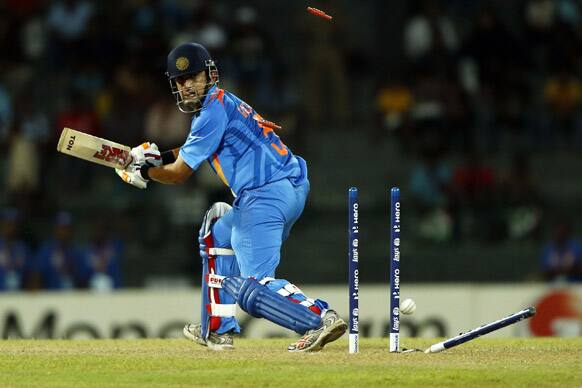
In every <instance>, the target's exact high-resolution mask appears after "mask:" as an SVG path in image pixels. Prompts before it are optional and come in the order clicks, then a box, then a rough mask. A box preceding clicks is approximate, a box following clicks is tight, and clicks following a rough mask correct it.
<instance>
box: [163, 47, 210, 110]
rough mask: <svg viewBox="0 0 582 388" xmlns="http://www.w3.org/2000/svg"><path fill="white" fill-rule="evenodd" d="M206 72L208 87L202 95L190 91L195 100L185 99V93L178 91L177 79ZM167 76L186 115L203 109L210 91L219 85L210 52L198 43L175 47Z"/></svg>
mask: <svg viewBox="0 0 582 388" xmlns="http://www.w3.org/2000/svg"><path fill="white" fill-rule="evenodd" d="M201 71H205V72H206V86H205V88H204V93H203V94H202V95H197V93H195V92H192V91H190V92H189V94H190V95H192V94H194V95H196V97H195V98H190V99H184V96H183V93H182V92H180V91H179V90H178V86H177V84H176V79H177V78H179V77H184V76H189V75H192V76H194V75H197V74H198V73H200V72H201ZM166 76H167V77H168V80H169V81H170V87H171V88H172V94H173V95H174V97H175V98H176V104H177V105H178V108H179V109H180V110H181V111H182V112H184V113H196V112H198V111H199V110H201V109H202V108H203V106H202V103H203V101H204V99H205V97H206V95H207V94H208V90H209V89H210V88H211V87H212V86H213V85H215V84H217V83H218V70H217V68H216V65H215V64H214V61H213V60H212V57H211V56H210V54H209V53H208V50H206V48H205V47H204V46H202V45H201V44H198V43H183V44H180V45H178V46H177V47H175V48H174V49H173V50H172V51H170V53H169V54H168V61H167V66H166Z"/></svg>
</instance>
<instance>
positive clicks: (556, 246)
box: [541, 220, 582, 281]
mask: <svg viewBox="0 0 582 388" xmlns="http://www.w3.org/2000/svg"><path fill="white" fill-rule="evenodd" d="M541 269H542V271H543V275H544V278H545V279H546V280H549V281H560V280H562V281H564V280H565V281H582V245H581V244H580V243H579V242H578V241H576V240H575V239H574V237H573V231H572V225H571V223H570V222H569V221H568V220H561V221H560V222H559V223H558V224H557V225H556V228H555V231H554V237H553V238H552V240H550V241H549V242H548V243H547V244H546V245H545V246H544V248H543V250H542V255H541Z"/></svg>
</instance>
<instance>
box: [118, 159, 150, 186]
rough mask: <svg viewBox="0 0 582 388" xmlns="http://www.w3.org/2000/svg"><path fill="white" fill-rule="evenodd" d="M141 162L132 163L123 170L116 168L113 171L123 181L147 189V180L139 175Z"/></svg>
mask: <svg viewBox="0 0 582 388" xmlns="http://www.w3.org/2000/svg"><path fill="white" fill-rule="evenodd" d="M141 168H142V164H135V163H132V164H130V165H129V166H127V167H126V168H125V170H122V169H119V168H116V169H115V172H116V173H117V175H119V177H120V178H121V179H122V180H123V181H124V182H125V183H129V184H130V185H132V186H135V187H137V188H138V189H147V187H148V180H147V179H144V178H143V177H142V176H141Z"/></svg>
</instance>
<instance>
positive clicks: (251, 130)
mask: <svg viewBox="0 0 582 388" xmlns="http://www.w3.org/2000/svg"><path fill="white" fill-rule="evenodd" d="M203 106H204V109H202V110H201V112H200V114H199V115H196V116H194V117H193V118H192V124H191V126H190V134H189V135H188V138H187V139H186V142H185V143H184V145H183V146H182V148H181V149H180V156H181V157H182V159H183V160H184V161H185V162H186V164H188V166H190V168H192V169H193V170H196V169H197V168H198V166H200V164H201V163H202V162H203V161H205V160H206V161H208V163H209V164H210V166H211V167H212V169H213V170H214V171H215V172H216V174H217V175H218V176H219V177H220V179H221V180H222V181H223V182H224V183H225V184H226V185H227V186H228V187H230V189H231V190H232V192H233V194H234V195H235V196H239V195H240V193H241V192H242V191H243V190H245V189H253V188H257V187H261V186H263V185H265V184H267V183H271V182H276V181H279V180H282V179H290V180H291V182H292V183H294V184H295V185H299V184H302V183H303V182H305V181H307V165H306V163H305V161H304V160H303V159H302V158H300V157H299V156H295V155H293V153H292V152H291V150H290V149H289V148H288V147H287V146H286V145H285V144H283V142H282V141H281V139H279V136H277V135H276V134H275V132H274V131H273V128H272V125H270V124H269V122H267V121H265V120H263V118H262V117H261V116H260V115H259V114H258V113H257V112H255V111H254V109H253V108H251V107H250V106H249V105H248V104H246V103H245V102H244V101H242V100H241V99H239V98H238V97H236V96H235V95H234V94H232V93H229V92H227V91H224V90H223V89H220V88H218V87H217V86H213V87H212V88H211V89H210V90H209V91H208V95H207V96H206V98H205V100H204V103H203Z"/></svg>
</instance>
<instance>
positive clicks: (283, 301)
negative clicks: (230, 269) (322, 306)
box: [222, 276, 321, 334]
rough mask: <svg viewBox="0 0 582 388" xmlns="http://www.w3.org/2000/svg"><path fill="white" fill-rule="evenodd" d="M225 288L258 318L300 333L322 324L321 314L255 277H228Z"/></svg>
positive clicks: (240, 304)
mask: <svg viewBox="0 0 582 388" xmlns="http://www.w3.org/2000/svg"><path fill="white" fill-rule="evenodd" d="M222 288H223V289H224V290H225V291H226V292H227V293H228V294H230V295H231V296H233V297H234V298H236V300H237V303H238V305H239V306H240V308H241V309H243V311H246V312H247V313H248V314H250V315H251V316H253V317H255V318H265V319H267V320H269V321H271V322H273V323H276V324H277V325H280V326H283V327H285V328H287V329H290V330H293V331H294V332H296V333H299V334H305V333H306V332H307V331H308V330H311V329H315V328H317V327H319V326H320V325H321V318H320V317H319V315H317V314H315V313H314V312H312V311H311V310H309V309H308V308H307V307H305V306H302V305H301V304H297V303H293V302H291V301H290V300H288V299H287V298H285V297H283V296H281V295H279V294H277V293H276V292H274V291H271V290H270V289H269V288H267V287H266V286H264V285H262V284H260V283H259V282H258V281H257V280H256V279H253V278H247V279H243V278H241V277H234V276H232V277H227V278H226V279H224V281H223V282H222Z"/></svg>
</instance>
